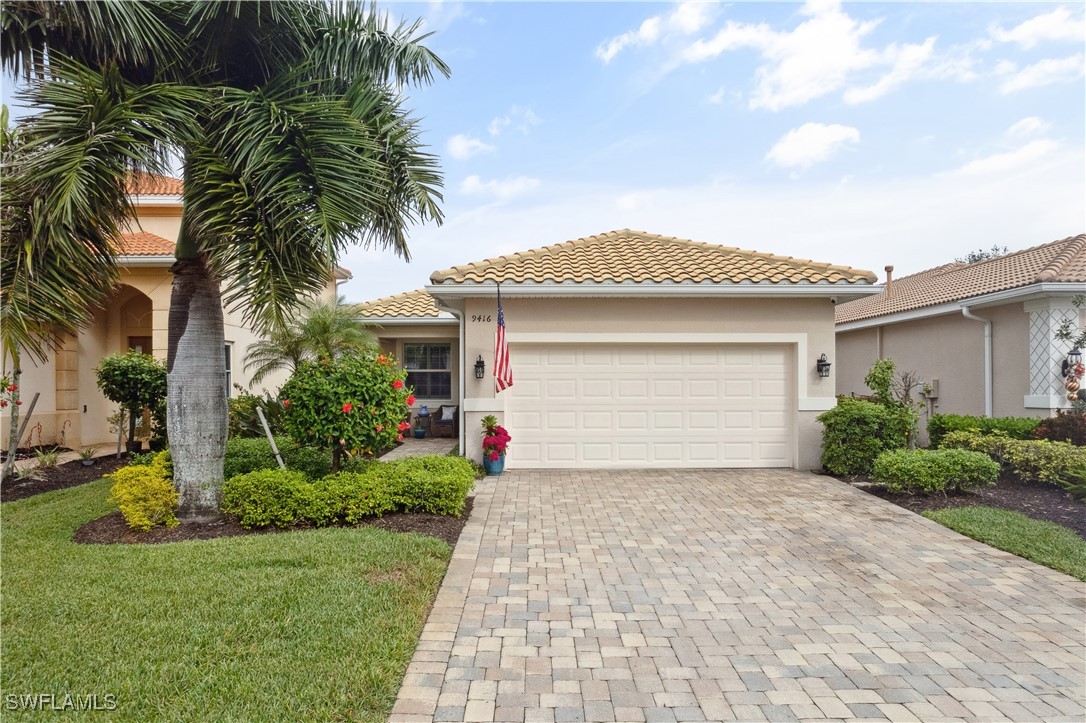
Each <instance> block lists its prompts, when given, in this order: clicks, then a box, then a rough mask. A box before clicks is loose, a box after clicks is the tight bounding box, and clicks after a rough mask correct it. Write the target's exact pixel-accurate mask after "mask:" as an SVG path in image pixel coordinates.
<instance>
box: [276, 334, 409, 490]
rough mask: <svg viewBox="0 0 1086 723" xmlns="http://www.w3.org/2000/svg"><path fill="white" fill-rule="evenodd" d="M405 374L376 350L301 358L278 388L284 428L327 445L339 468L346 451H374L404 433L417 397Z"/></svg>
mask: <svg viewBox="0 0 1086 723" xmlns="http://www.w3.org/2000/svg"><path fill="white" fill-rule="evenodd" d="M405 375H406V372H405V371H403V370H402V369H400V368H399V367H398V366H397V365H396V364H395V362H394V361H393V360H392V359H390V358H388V357H387V356H385V355H380V356H379V355H378V354H377V353H376V352H363V353H359V354H353V355H351V356H344V357H341V358H338V359H321V360H320V361H319V362H306V363H303V364H302V365H301V366H299V367H298V368H297V370H296V371H295V372H294V374H293V375H291V377H290V380H289V381H288V382H287V383H286V384H285V385H284V386H283V389H282V390H281V391H280V397H282V399H283V401H282V405H283V425H284V428H285V429H286V431H287V433H288V434H289V435H290V436H291V438H292V439H293V440H295V442H296V443H297V444H298V445H299V446H306V447H322V448H324V449H327V450H328V452H329V456H330V458H331V468H332V470H333V471H338V470H339V468H340V463H341V461H342V459H343V457H344V453H345V452H356V453H359V454H364V455H366V454H368V455H372V454H374V453H375V452H377V451H379V450H382V449H387V448H389V447H392V446H393V445H395V444H396V442H397V441H399V440H401V439H403V431H404V430H406V429H408V428H409V426H410V425H408V423H407V422H406V421H404V419H405V417H406V416H407V414H408V407H410V406H411V405H412V404H414V403H415V397H414V395H412V394H411V391H410V390H409V389H408V388H407V387H405V386H404V382H403V380H404V377H405Z"/></svg>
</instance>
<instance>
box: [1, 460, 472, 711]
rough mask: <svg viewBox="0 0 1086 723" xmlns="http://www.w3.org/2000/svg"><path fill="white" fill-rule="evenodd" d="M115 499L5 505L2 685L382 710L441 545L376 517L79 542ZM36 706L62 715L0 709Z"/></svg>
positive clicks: (224, 703)
mask: <svg viewBox="0 0 1086 723" xmlns="http://www.w3.org/2000/svg"><path fill="white" fill-rule="evenodd" d="M107 496H108V481H107V480H100V481H98V482H92V483H91V484H88V485H82V486H80V487H74V488H71V489H66V490H59V491H57V492H50V493H46V494H42V495H37V496H35V497H29V498H27V499H24V500H19V501H16V502H10V503H5V504H4V506H3V526H2V529H0V544H2V548H0V564H2V568H3V609H2V622H0V625H2V635H3V642H4V645H3V652H2V665H0V688H2V690H3V693H4V694H6V695H7V694H29V693H53V694H55V695H57V696H58V698H57V700H58V701H59V700H60V698H61V697H62V696H63V695H64V694H72V695H80V696H86V695H88V694H97V696H98V700H99V701H102V700H103V699H104V696H106V695H107V694H109V695H113V696H116V701H117V709H116V710H115V711H113V712H112V713H109V714H108V715H107V717H109V719H110V720H114V719H116V720H130V721H150V720H171V721H173V720H176V721H183V720H201V721H202V720H224V721H226V720H260V721H274V720H289V721H298V720H385V719H386V718H387V716H388V713H389V711H390V710H391V708H392V704H393V703H394V702H395V698H396V693H397V691H398V690H399V687H400V682H401V681H402V679H403V675H404V672H405V670H406V668H407V664H408V662H409V661H410V659H411V656H412V654H413V652H414V649H415V644H416V642H417V640H418V635H419V632H420V631H421V629H422V625H423V622H424V621H425V617H426V613H427V611H428V609H429V606H430V604H431V603H432V601H433V599H434V596H435V595H436V594H437V588H438V586H439V585H440V583H441V579H442V577H443V575H444V573H445V568H446V566H447V565H448V560H449V557H450V549H449V547H448V545H446V544H445V543H443V542H441V541H439V540H435V539H432V538H427V537H422V536H418V535H403V534H396V533H390V532H385V531H383V530H378V529H373V528H360V529H352V528H336V529H321V530H312V531H304V532H292V533H286V534H268V535H252V536H245V537H235V538H221V539H218V540H206V541H193V542H181V543H173V544H166V545H77V544H75V543H73V542H72V541H71V538H72V534H73V532H74V531H75V530H76V529H77V528H78V527H79V526H80V525H82V524H83V523H84V522H87V521H89V520H91V519H94V518H97V517H99V516H101V515H103V514H105V513H107V512H110V511H111V508H110V506H109V505H108V504H107V503H106V499H107ZM5 700H6V698H5ZM34 716H37V717H42V718H49V719H53V718H55V716H56V713H54V712H52V711H49V710H46V711H45V712H43V713H26V712H25V711H24V712H12V711H8V710H5V713H4V717H5V720H15V719H24V718H28V717H34Z"/></svg>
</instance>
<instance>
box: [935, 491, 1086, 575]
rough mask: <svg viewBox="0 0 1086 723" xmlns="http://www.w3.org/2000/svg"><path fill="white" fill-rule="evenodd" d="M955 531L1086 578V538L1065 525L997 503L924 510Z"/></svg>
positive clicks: (1069, 573)
mask: <svg viewBox="0 0 1086 723" xmlns="http://www.w3.org/2000/svg"><path fill="white" fill-rule="evenodd" d="M924 517H927V518H928V519H931V520H935V521H936V522H938V523H939V524H941V525H945V526H946V527H949V528H950V529H952V530H954V531H955V532H960V533H961V534H963V535H965V536H967V537H972V538H973V539H974V540H979V541H980V542H983V543H985V544H988V545H991V546H992V547H997V548H999V549H1000V550H1006V551H1007V552H1010V553H1012V554H1015V555H1018V556H1019V557H1024V558H1026V559H1027V560H1032V561H1033V562H1036V563H1037V564H1039V565H1044V566H1045V567H1051V568H1052V569H1053V570H1059V571H1060V572H1066V573H1067V574H1068V575H1071V576H1073V577H1077V578H1078V579H1079V580H1083V581H1086V540H1083V539H1082V538H1081V537H1079V536H1078V535H1076V534H1075V533H1074V532H1072V531H1071V530H1068V529H1067V528H1066V527H1061V526H1060V525H1057V524H1054V523H1052V522H1041V521H1039V520H1034V519H1031V518H1029V517H1026V516H1025V515H1023V514H1022V513H1020V512H1012V511H1010V510H1001V509H996V508H994V507H958V508H948V509H944V510H935V511H933V512H925V513H924Z"/></svg>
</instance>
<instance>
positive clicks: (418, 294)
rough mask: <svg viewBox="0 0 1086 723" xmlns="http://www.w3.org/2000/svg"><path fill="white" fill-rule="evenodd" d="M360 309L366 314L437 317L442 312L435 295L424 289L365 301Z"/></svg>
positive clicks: (374, 315)
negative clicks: (435, 303) (435, 300)
mask: <svg viewBox="0 0 1086 723" xmlns="http://www.w3.org/2000/svg"><path fill="white" fill-rule="evenodd" d="M357 308H358V309H359V311H362V312H363V313H365V315H366V316H372V317H388V316H403V317H409V316H432V317H435V318H436V317H437V315H438V314H439V313H441V312H440V311H439V310H438V308H437V306H435V305H434V297H432V296H430V295H429V294H427V293H426V292H425V291H423V290H422V289H416V290H415V291H407V292H405V293H403V294H396V295H395V296H385V297H383V298H381V299H374V300H373V301H365V302H363V303H361V304H359V305H358V307H357Z"/></svg>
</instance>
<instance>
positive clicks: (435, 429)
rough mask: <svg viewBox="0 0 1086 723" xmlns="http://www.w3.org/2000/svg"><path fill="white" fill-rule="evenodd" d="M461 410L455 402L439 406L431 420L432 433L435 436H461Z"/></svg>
mask: <svg viewBox="0 0 1086 723" xmlns="http://www.w3.org/2000/svg"><path fill="white" fill-rule="evenodd" d="M450 410H451V411H450ZM459 412H460V407H459V406H458V405H455V404H443V405H442V406H440V407H438V408H437V412H435V413H434V415H433V417H432V420H431V422H430V434H432V435H433V436H435V437H458V436H460V414H459Z"/></svg>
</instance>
